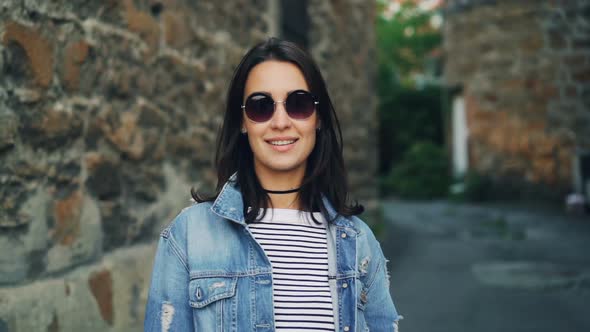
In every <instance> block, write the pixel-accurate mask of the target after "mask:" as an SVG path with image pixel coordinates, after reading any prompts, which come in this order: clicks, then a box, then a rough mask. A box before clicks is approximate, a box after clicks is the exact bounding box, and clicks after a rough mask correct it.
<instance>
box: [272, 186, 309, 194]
mask: <svg viewBox="0 0 590 332" xmlns="http://www.w3.org/2000/svg"><path fill="white" fill-rule="evenodd" d="M299 189H301V187H299V188H295V189H291V190H267V189H264V191H266V192H267V193H269V194H290V193H294V192H297V191H299Z"/></svg>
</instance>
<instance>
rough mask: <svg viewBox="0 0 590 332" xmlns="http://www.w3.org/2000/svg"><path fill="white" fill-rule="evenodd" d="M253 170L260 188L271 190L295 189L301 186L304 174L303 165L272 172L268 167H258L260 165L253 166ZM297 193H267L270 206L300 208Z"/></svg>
mask: <svg viewBox="0 0 590 332" xmlns="http://www.w3.org/2000/svg"><path fill="white" fill-rule="evenodd" d="M255 170H256V176H257V177H258V181H260V185H261V186H262V188H264V189H266V190H271V191H285V190H292V189H297V188H299V187H300V186H301V182H302V181H303V176H304V175H305V168H304V167H300V168H298V169H295V170H292V171H286V172H273V171H270V170H268V169H260V167H255ZM298 195H299V191H295V192H293V193H285V194H273V193H268V196H269V197H270V203H271V204H272V207H273V208H277V209H300V208H301V204H300V203H299V197H298Z"/></svg>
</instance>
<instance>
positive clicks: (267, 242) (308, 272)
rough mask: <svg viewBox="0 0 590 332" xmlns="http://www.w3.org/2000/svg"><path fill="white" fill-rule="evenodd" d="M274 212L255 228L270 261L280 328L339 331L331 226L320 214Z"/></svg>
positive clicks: (253, 225)
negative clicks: (330, 260) (331, 279)
mask: <svg viewBox="0 0 590 332" xmlns="http://www.w3.org/2000/svg"><path fill="white" fill-rule="evenodd" d="M314 217H315V218H316V219H317V220H318V221H321V222H322V225H318V224H317V223H315V222H314V221H313V220H312V219H311V213H310V212H302V211H299V210H288V209H268V210H267V213H266V215H265V216H264V218H263V219H262V220H260V221H257V222H255V223H251V224H249V226H248V227H249V228H250V231H251V232H252V234H253V235H254V238H256V240H257V241H258V243H260V245H261V246H262V248H263V249H264V251H265V253H266V255H267V256H268V258H269V259H270V263H271V265H272V274H273V277H272V278H273V291H274V293H273V297H274V299H273V301H274V312H275V326H276V330H277V331H281V332H295V331H299V332H303V331H305V332H310V331H334V312H333V307H332V298H331V296H330V287H329V284H328V247H327V240H326V221H325V219H324V218H323V217H322V214H321V213H319V212H314Z"/></svg>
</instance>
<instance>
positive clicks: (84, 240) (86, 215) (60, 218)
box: [46, 191, 103, 273]
mask: <svg viewBox="0 0 590 332" xmlns="http://www.w3.org/2000/svg"><path fill="white" fill-rule="evenodd" d="M53 206H54V210H53V219H54V221H53V227H52V228H51V229H50V234H51V235H52V240H53V245H52V247H51V248H50V249H49V250H48V252H47V266H46V270H47V273H55V272H59V271H62V270H64V269H67V268H70V267H72V266H75V265H78V264H83V263H87V262H89V261H93V260H96V259H98V258H99V257H100V255H101V254H102V238H103V234H102V229H101V222H100V211H99V210H98V206H97V204H96V203H95V202H94V201H93V200H92V199H91V198H90V197H88V196H87V195H83V194H82V193H81V192H80V191H76V192H73V193H72V195H70V196H69V197H67V198H65V199H63V200H57V201H55V202H54V204H53Z"/></svg>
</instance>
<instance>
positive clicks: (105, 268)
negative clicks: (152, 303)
mask: <svg viewBox="0 0 590 332" xmlns="http://www.w3.org/2000/svg"><path fill="white" fill-rule="evenodd" d="M154 253H155V246H154V245H141V246H136V247H134V248H130V249H125V250H120V251H117V252H115V253H112V254H109V255H106V256H105V257H104V258H103V259H102V260H101V261H100V262H97V263H96V264H92V265H87V266H82V267H79V268H76V269H73V270H71V271H70V272H68V273H66V274H64V275H63V276H61V277H59V278H49V279H45V280H41V281H38V282H35V283H30V284H27V285H23V286H17V287H6V288H3V287H0V299H2V300H1V301H0V317H1V319H0V328H2V327H5V328H6V329H7V330H8V331H11V332H12V331H14V332H20V331H53V330H59V331H87V332H95V331H96V332H99V331H101V332H123V331H132V332H139V331H141V330H142V326H143V317H144V310H145V303H146V300H147V292H148V287H149V282H150V272H151V267H152V263H151V262H152V261H153V257H154ZM2 324H3V325H2Z"/></svg>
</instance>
